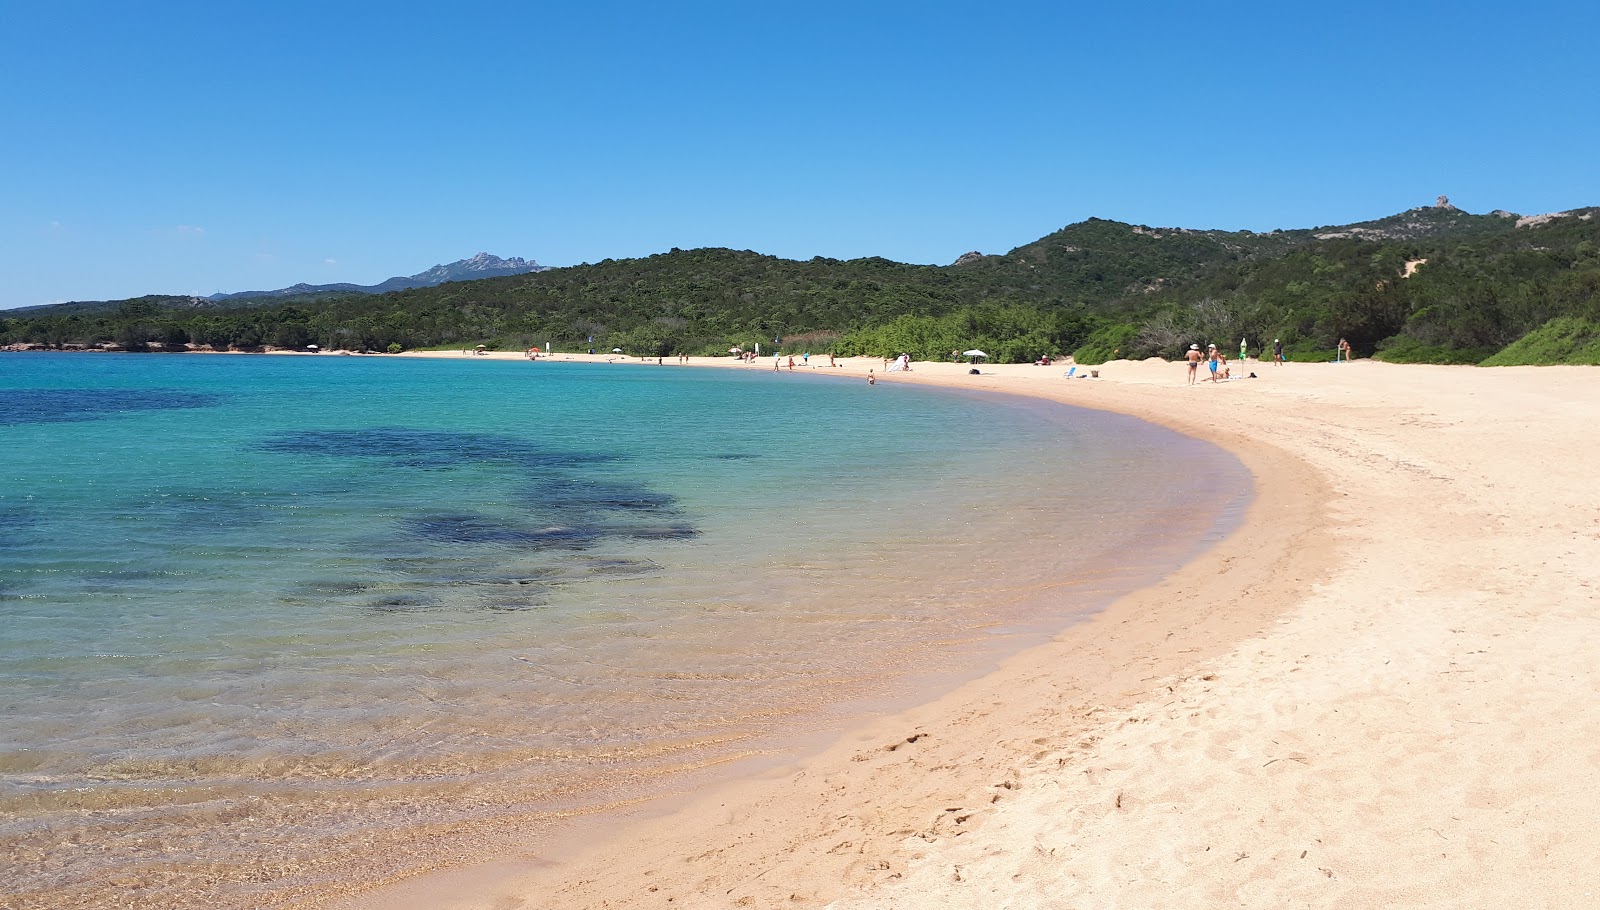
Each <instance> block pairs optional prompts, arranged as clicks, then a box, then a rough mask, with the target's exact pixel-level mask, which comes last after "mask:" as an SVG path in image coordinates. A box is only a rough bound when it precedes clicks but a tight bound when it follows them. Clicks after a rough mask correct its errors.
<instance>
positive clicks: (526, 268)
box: [207, 253, 549, 300]
mask: <svg viewBox="0 0 1600 910" xmlns="http://www.w3.org/2000/svg"><path fill="white" fill-rule="evenodd" d="M547 268H549V266H547V265H540V264H539V263H537V262H535V261H533V260H532V259H523V258H522V257H521V256H512V257H511V258H510V259H501V258H500V257H499V256H496V255H494V254H493V253H478V254H477V255H476V256H473V257H472V258H471V259H457V260H456V261H455V262H451V263H445V264H442V265H436V266H434V267H433V268H431V269H427V270H426V271H422V272H418V273H417V274H415V275H410V276H407V277H400V276H396V277H394V278H390V279H389V280H387V281H383V282H379V283H378V284H365V285H363V284H347V283H339V284H306V283H305V282H300V283H299V284H295V285H291V286H290V287H286V288H278V289H277V290H275V291H240V292H238V293H235V294H212V295H211V296H210V297H208V298H207V299H208V300H238V299H241V298H246V297H303V296H306V295H309V294H386V293H388V292H390V291H404V290H409V289H411V288H431V287H433V286H434V285H438V284H445V283H447V282H451V281H476V280H478V279H480V278H499V277H501V276H504V275H526V274H528V273H529V272H542V271H544V270H545V269H547Z"/></svg>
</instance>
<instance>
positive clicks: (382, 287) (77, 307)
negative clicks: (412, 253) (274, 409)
mask: <svg viewBox="0 0 1600 910" xmlns="http://www.w3.org/2000/svg"><path fill="white" fill-rule="evenodd" d="M549 268H550V266H547V265H540V264H539V263H537V262H535V261H534V260H532V259H523V258H522V257H520V256H512V257H511V258H510V259H501V258H500V257H499V256H496V255H494V254H492V253H479V254H478V255H476V256H473V257H472V258H471V259H457V260H456V261H455V262H451V263H448V264H445V265H436V266H434V267H433V268H431V269H428V270H426V271H422V272H418V273H417V274H415V275H410V276H406V277H400V276H396V277H394V278H390V279H388V280H387V281H381V282H379V283H377V284H349V283H344V282H341V283H338V284H305V283H304V282H302V283H300V284H296V285H292V286H290V287H286V288H278V289H277V290H275V291H239V292H237V293H233V294H212V295H211V296H210V297H187V296H182V295H174V294H153V295H146V296H143V297H141V298H130V299H141V300H146V301H149V302H151V303H154V304H156V305H159V306H167V307H184V308H204V307H208V306H212V305H216V304H222V303H229V304H232V305H234V306H262V305H266V304H268V303H271V302H274V301H275V300H278V299H283V298H291V297H292V298H317V297H333V296H344V295H346V294H386V293H388V292H390V291H408V290H412V289H414V288H431V287H436V286H438V285H441V284H447V283H449V282H452V281H476V280H478V279H480V278H500V277H503V276H506V275H527V274H532V273H534V272H543V271H546V270H548V269H549ZM122 302H123V301H121V300H78V301H73V302H71V303H46V304H40V305H38V306H25V307H16V308H14V309H10V310H6V311H5V312H6V313H8V314H10V315H13V316H21V315H24V314H26V315H29V316H42V315H52V316H54V315H69V314H72V313H94V312H99V311H102V310H108V309H115V308H116V307H117V306H118V305H120V304H121V303H122Z"/></svg>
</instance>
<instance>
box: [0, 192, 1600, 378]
mask: <svg viewBox="0 0 1600 910" xmlns="http://www.w3.org/2000/svg"><path fill="white" fill-rule="evenodd" d="M1597 216H1600V209H1579V210H1574V211H1572V212H1566V213H1561V214H1560V215H1556V216H1540V217H1537V218H1518V217H1517V216H1515V215H1512V214H1510V213H1504V212H1497V213H1492V214H1489V215H1472V214H1469V213H1466V212H1462V211H1460V210H1459V209H1456V208H1454V207H1452V206H1448V205H1441V206H1432V207H1427V208H1419V209H1412V210H1410V211H1408V212H1402V213H1400V214H1398V215H1393V216H1390V217H1387V218H1381V219H1377V220H1374V221H1367V222H1360V223H1357V224H1351V225H1341V226H1330V227H1319V228H1310V229H1297V230H1289V231H1273V232H1271V233H1264V234H1257V233H1252V232H1249V231H1238V232H1228V231H1211V230H1189V229H1182V228H1151V227H1147V226H1143V225H1129V224H1123V223H1120V222H1115V221H1106V220H1102V219H1090V220H1088V221H1084V222H1080V223H1077V224H1072V225H1068V226H1067V227H1064V228H1062V229H1061V230H1059V231H1057V232H1055V233H1053V234H1050V235H1049V236H1046V237H1042V238H1040V239H1039V240H1036V241H1034V242H1032V243H1029V244H1026V245H1023V246H1019V247H1017V248H1016V249H1013V250H1011V251H1010V252H1007V253H1005V254H1003V255H988V256H974V255H969V256H964V257H962V258H961V260H959V261H958V262H957V263H956V264H953V265H949V266H919V265H907V264H904V263H897V262H891V261H888V260H885V259H880V258H868V259H854V260H847V261H840V260H834V259H822V258H816V259H811V260H807V261H795V260H786V259H779V258H777V257H773V256H767V255H762V254H759V253H754V252H750V251H739V250H727V249H698V250H677V249H674V250H672V251H670V252H666V253H661V254H658V255H655V256H649V257H645V258H642V259H622V260H606V261H603V262H599V263H595V264H592V265H581V266H574V267H570V268H559V269H550V270H548V271H543V272H537V273H532V274H524V275H515V276H508V277H502V278H491V279H486V280H482V281H466V282H457V283H452V284H445V285H439V286H437V287H429V288H418V289H414V290H407V291H398V292H392V293H387V294H381V295H359V294H351V295H334V296H329V295H325V294H324V295H318V296H317V297H314V298H296V299H287V300H283V301H274V302H273V303H272V305H267V306H263V305H261V302H260V301H252V302H251V305H248V306H244V305H240V306H228V305H226V304H224V305H221V306H217V305H210V306H206V307H202V308H197V307H195V306H193V305H192V302H191V301H189V300H188V299H187V298H141V299H135V300H128V301H116V302H111V303H108V304H105V305H102V306H99V307H93V306H86V305H82V304H65V305H60V306H57V307H44V308H35V309H33V310H31V311H29V312H24V313H15V312H14V313H10V314H5V316H4V317H3V318H0V343H5V344H11V345H18V344H34V345H47V346H63V345H80V346H81V345H89V346H93V345H102V344H107V343H114V344H117V345H121V346H122V347H124V348H126V349H130V350H140V349H149V348H150V347H151V343H152V342H153V343H154V344H155V346H156V347H159V348H161V349H166V350H182V349H184V348H183V346H184V345H204V346H210V347H214V348H227V347H230V346H231V347H233V348H236V349H246V350H253V349H260V348H261V347H263V346H277V347H289V348H298V347H303V346H305V345H307V344H317V345H319V346H321V347H323V348H355V349H359V350H379V351H382V350H392V349H409V348H421V347H465V346H470V345H475V344H486V345H488V346H490V347H496V348H506V349H522V348H526V347H531V346H534V345H539V346H541V347H542V346H543V345H544V344H545V343H546V342H549V343H551V344H553V345H554V347H555V348H557V349H558V350H569V351H571V350H585V349H587V348H589V347H591V346H592V347H595V348H600V349H609V348H612V347H620V348H623V349H624V350H626V351H628V352H629V353H637V354H662V355H664V354H669V353H673V352H677V351H683V352H687V353H695V354H710V353H717V352H722V351H725V350H726V349H727V348H728V347H729V346H731V345H735V344H737V345H742V346H748V345H750V344H753V343H755V342H757V341H759V342H762V343H763V345H764V346H766V347H771V346H772V345H773V342H774V339H780V342H779V346H780V347H781V348H782V349H784V350H791V351H800V350H813V351H818V352H822V351H828V350H833V351H835V352H836V353H839V354H849V353H870V354H878V355H886V354H890V353H897V352H899V351H906V352H908V353H911V354H913V355H914V356H917V357H921V358H935V357H941V356H947V355H948V354H949V353H950V351H951V350H960V349H965V348H968V347H972V346H978V347H982V348H983V349H984V350H986V351H989V352H990V353H991V354H992V355H995V359H997V360H1023V359H1032V358H1034V357H1037V356H1039V355H1040V354H1064V353H1076V354H1077V355H1078V357H1079V359H1080V360H1083V361H1084V362H1093V361H1097V360H1100V359H1105V358H1107V357H1112V356H1132V357H1143V356H1150V355H1160V356H1168V357H1174V356H1177V355H1178V354H1179V352H1181V351H1182V350H1183V349H1185V348H1186V347H1187V346H1188V345H1189V344H1190V343H1193V342H1205V341H1218V342H1219V343H1223V344H1224V346H1225V347H1226V348H1227V349H1229V350H1232V349H1233V348H1235V347H1236V346H1237V339H1238V338H1240V337H1241V336H1243V337H1245V338H1247V339H1248V340H1249V343H1250V345H1251V347H1252V348H1253V349H1256V350H1260V349H1261V348H1262V347H1264V346H1266V345H1269V344H1270V343H1271V341H1272V339H1273V338H1282V339H1284V341H1285V342H1286V343H1287V344H1288V346H1289V348H1290V350H1291V352H1294V353H1298V354H1300V355H1301V356H1306V357H1313V356H1321V355H1322V354H1323V353H1330V352H1331V351H1332V349H1333V346H1334V344H1335V343H1336V342H1337V341H1338V339H1340V338H1347V339H1349V341H1350V342H1351V344H1352V345H1353V346H1354V348H1355V350H1356V352H1357V354H1358V355H1376V356H1378V357H1382V358H1385V359H1391V360H1407V361H1430V362H1460V363H1476V362H1480V361H1485V362H1490V363H1503V362H1507V359H1508V358H1509V359H1511V360H1516V358H1517V357H1519V356H1523V355H1520V354H1518V351H1521V350H1526V351H1529V352H1533V353H1529V354H1528V355H1527V356H1537V357H1539V358H1550V357H1555V356H1557V355H1556V354H1554V353H1552V352H1553V351H1556V350H1557V349H1558V348H1559V347H1560V345H1559V344H1557V345H1554V346H1552V345H1551V344H1543V343H1540V344H1535V343H1534V342H1529V344H1527V345H1524V346H1522V347H1521V348H1518V347H1516V346H1515V345H1514V343H1515V342H1517V341H1518V340H1519V339H1521V338H1523V337H1524V336H1527V335H1528V334H1529V333H1530V332H1534V331H1535V330H1539V329H1541V327H1544V326H1547V325H1549V324H1551V321H1552V320H1556V319H1561V318H1571V319H1577V320H1580V321H1581V320H1590V321H1591V322H1595V323H1600V255H1597V253H1596V249H1597V246H1600V217H1597ZM1560 325H1561V326H1564V327H1565V328H1559V329H1551V330H1550V331H1553V332H1556V333H1557V334H1559V333H1560V332H1563V331H1569V330H1571V329H1572V327H1571V325H1569V324H1567V323H1561V324H1560ZM1569 334H1570V331H1569ZM1579 336H1581V332H1580V333H1579ZM1579 336H1573V337H1575V338H1576V337H1579ZM1562 337H1566V336H1562ZM590 339H593V341H592V342H591V340H590ZM1586 344H1587V343H1578V342H1577V341H1574V342H1573V345H1574V346H1573V348H1572V351H1571V353H1570V356H1571V357H1573V358H1579V359H1581V358H1582V357H1586V356H1588V355H1587V354H1585V353H1583V352H1584V351H1587V350H1588V348H1587V346H1586ZM1491 358H1492V359H1491ZM1517 362H1522V361H1517Z"/></svg>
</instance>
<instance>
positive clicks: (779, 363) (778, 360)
mask: <svg viewBox="0 0 1600 910" xmlns="http://www.w3.org/2000/svg"><path fill="white" fill-rule="evenodd" d="M781 369H783V355H782V354H779V355H778V356H776V357H774V358H772V372H774V373H776V372H778V371H779V370H781Z"/></svg>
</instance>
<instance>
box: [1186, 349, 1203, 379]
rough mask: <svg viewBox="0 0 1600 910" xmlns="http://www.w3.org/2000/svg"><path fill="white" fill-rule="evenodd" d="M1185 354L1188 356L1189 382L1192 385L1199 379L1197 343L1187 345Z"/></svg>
mask: <svg viewBox="0 0 1600 910" xmlns="http://www.w3.org/2000/svg"><path fill="white" fill-rule="evenodd" d="M1187 356H1188V358H1189V384H1190V385H1194V384H1195V383H1196V382H1199V381H1200V380H1199V373H1200V346H1199V345H1198V344H1191V345H1189V353H1188V355H1187Z"/></svg>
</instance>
